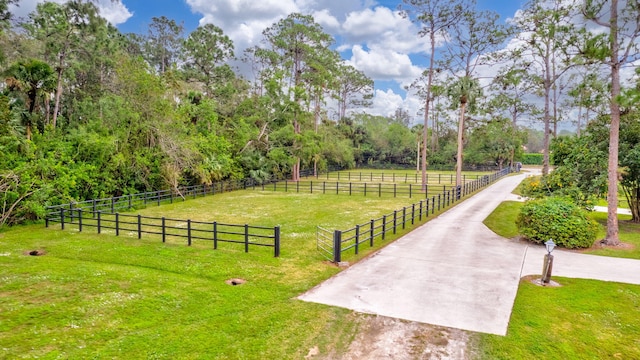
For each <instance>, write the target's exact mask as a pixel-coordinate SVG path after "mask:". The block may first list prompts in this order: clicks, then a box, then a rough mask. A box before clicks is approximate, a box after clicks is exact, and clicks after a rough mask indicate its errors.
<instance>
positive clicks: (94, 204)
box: [91, 199, 96, 217]
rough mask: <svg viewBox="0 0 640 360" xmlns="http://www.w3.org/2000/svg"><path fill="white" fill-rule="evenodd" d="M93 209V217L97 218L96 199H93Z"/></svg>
mask: <svg viewBox="0 0 640 360" xmlns="http://www.w3.org/2000/svg"><path fill="white" fill-rule="evenodd" d="M91 209H92V210H93V213H92V214H91V216H92V217H94V216H96V199H93V203H92V204H91Z"/></svg>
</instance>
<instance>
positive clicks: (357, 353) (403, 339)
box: [306, 314, 472, 360]
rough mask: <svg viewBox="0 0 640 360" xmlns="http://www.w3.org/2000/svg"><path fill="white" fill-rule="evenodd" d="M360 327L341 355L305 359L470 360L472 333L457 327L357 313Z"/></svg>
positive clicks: (315, 355) (312, 355) (312, 354)
mask: <svg viewBox="0 0 640 360" xmlns="http://www.w3.org/2000/svg"><path fill="white" fill-rule="evenodd" d="M356 317H357V318H358V322H359V327H358V331H357V333H356V334H355V335H354V339H353V341H352V342H351V344H350V345H349V347H348V348H347V350H346V351H345V352H344V353H342V354H318V353H317V348H314V349H311V350H310V352H309V354H308V355H307V357H306V359H323V360H325V359H339V360H364V359H367V360H378V359H379V360H382V359H385V360H386V359H394V360H417V359H433V360H436V359H438V360H467V359H470V358H471V355H472V354H470V353H469V350H468V348H469V343H470V335H469V333H468V332H466V331H463V330H458V329H450V328H445V327H439V326H433V325H428V324H423V323H418V322H413V321H405V320H400V319H394V318H389V317H384V316H376V315H367V314H356Z"/></svg>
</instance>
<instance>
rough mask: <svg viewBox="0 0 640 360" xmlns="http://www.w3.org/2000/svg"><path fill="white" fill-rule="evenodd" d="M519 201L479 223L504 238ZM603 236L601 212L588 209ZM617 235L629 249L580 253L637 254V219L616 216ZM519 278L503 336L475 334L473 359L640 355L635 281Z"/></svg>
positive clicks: (510, 230)
mask: <svg viewBox="0 0 640 360" xmlns="http://www.w3.org/2000/svg"><path fill="white" fill-rule="evenodd" d="M521 207H522V203H519V202H513V201H508V202H504V203H502V204H501V205H500V206H499V207H498V208H497V209H496V210H495V211H494V212H493V213H492V214H491V215H490V216H489V217H488V218H487V219H486V220H485V224H486V225H487V226H489V227H490V228H491V229H492V230H494V231H495V232H496V233H498V234H500V235H501V236H505V237H513V236H515V235H514V234H516V235H517V228H516V226H515V223H514V221H515V218H516V216H517V213H518V212H519V210H520V208H521ZM590 217H592V218H593V219H595V220H596V221H598V222H599V223H600V224H601V225H603V226H601V229H600V231H599V234H598V238H600V239H601V238H603V237H604V235H605V228H604V226H605V225H606V218H607V214H606V213H596V212H594V213H591V214H590ZM619 219H620V239H621V241H622V242H624V243H627V244H631V245H632V248H631V249H629V248H620V249H597V247H594V248H592V249H588V250H583V251H584V252H585V253H590V254H597V255H607V256H615V257H627V258H636V259H640V252H639V251H638V248H639V247H638V245H639V244H638V243H639V242H640V224H632V223H630V222H629V221H628V220H629V219H630V216H626V215H619ZM529 280H530V279H523V280H522V281H521V283H520V286H519V288H518V294H517V297H516V301H515V304H514V308H513V312H512V314H511V319H510V322H509V328H508V331H507V336H505V337H501V336H495V335H487V334H477V335H476V342H475V345H476V349H475V350H476V352H477V358H478V359H491V360H494V359H509V360H517V359H640V322H638V313H639V312H640V286H638V285H629V284H620V283H613V282H603V281H595V280H581V279H568V278H560V277H554V281H557V282H558V283H560V284H561V287H539V286H537V285H534V284H532V283H531V282H530V281H529Z"/></svg>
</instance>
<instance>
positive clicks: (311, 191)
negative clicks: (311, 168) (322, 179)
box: [309, 180, 313, 194]
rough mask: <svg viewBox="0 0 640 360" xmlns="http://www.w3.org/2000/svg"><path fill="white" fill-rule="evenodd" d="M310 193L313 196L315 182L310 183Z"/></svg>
mask: <svg viewBox="0 0 640 360" xmlns="http://www.w3.org/2000/svg"><path fill="white" fill-rule="evenodd" d="M309 193H311V194H313V180H311V182H310V183H309Z"/></svg>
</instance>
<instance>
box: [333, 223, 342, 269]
mask: <svg viewBox="0 0 640 360" xmlns="http://www.w3.org/2000/svg"><path fill="white" fill-rule="evenodd" d="M341 250H342V232H341V231H340V230H334V231H333V262H334V263H336V264H337V263H339V262H340V261H341V257H340V256H341V255H342V254H341Z"/></svg>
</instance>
